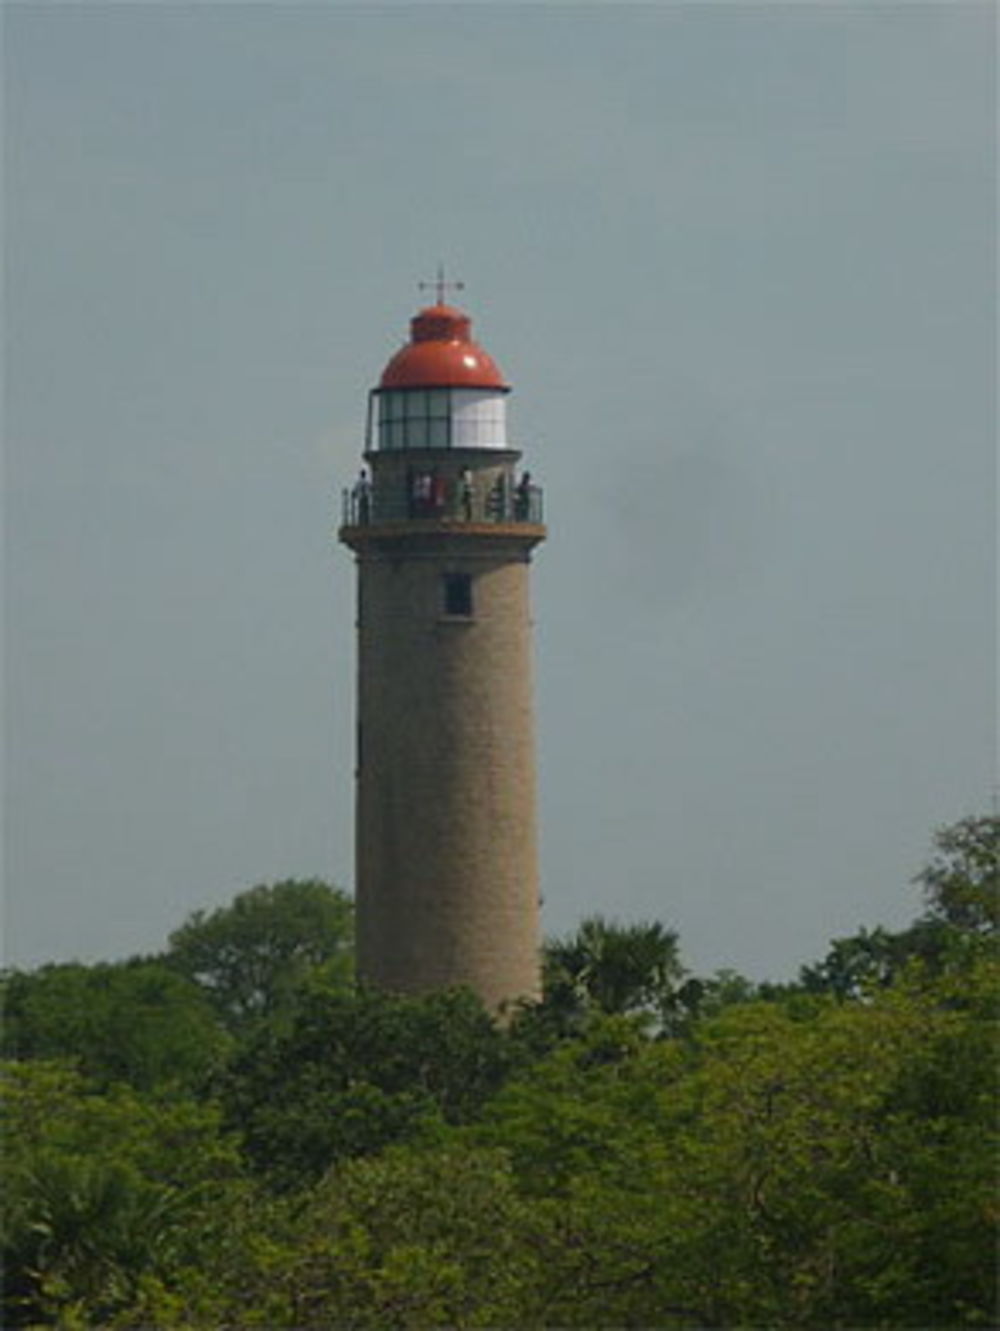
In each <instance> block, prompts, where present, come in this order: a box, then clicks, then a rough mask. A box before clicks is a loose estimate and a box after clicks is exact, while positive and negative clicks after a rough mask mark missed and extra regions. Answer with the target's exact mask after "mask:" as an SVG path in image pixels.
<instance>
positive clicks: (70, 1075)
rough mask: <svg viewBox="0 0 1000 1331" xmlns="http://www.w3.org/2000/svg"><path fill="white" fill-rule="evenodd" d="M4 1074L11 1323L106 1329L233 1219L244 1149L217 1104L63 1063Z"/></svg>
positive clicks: (3, 1176)
mask: <svg viewBox="0 0 1000 1331" xmlns="http://www.w3.org/2000/svg"><path fill="white" fill-rule="evenodd" d="M2 1081H3V1092H4V1094H3V1102H2V1108H3V1135H4V1146H5V1149H4V1152H3V1154H2V1156H0V1184H2V1188H3V1195H4V1212H3V1228H2V1249H3V1273H4V1274H3V1279H4V1317H3V1324H4V1326H9V1327H16V1326H37V1325H53V1324H57V1325H60V1326H71V1325H79V1326H103V1325H105V1324H106V1323H107V1322H108V1321H109V1320H110V1319H111V1317H112V1316H113V1315H114V1314H115V1313H116V1312H117V1311H119V1310H121V1309H124V1308H126V1307H128V1306H129V1305H130V1303H131V1302H132V1301H133V1300H134V1299H135V1297H136V1296H137V1293H138V1290H139V1288H140V1286H141V1285H142V1282H143V1281H144V1280H147V1279H149V1278H151V1277H157V1276H158V1277H160V1278H163V1279H169V1278H170V1276H171V1274H172V1273H173V1272H175V1271H176V1270H177V1269H179V1267H180V1266H182V1265H183V1264H184V1263H185V1262H192V1263H193V1262H195V1261H196V1260H197V1257H198V1253H199V1251H200V1249H201V1248H202V1247H203V1245H204V1243H205V1241H206V1237H207V1236H208V1235H209V1234H210V1233H211V1231H212V1229H213V1227H215V1226H223V1225H224V1223H225V1215H226V1211H227V1206H228V1199H229V1198H230V1197H231V1196H234V1195H239V1193H240V1190H241V1187H242V1185H241V1183H240V1166H239V1159H238V1155H237V1153H236V1149H235V1144H234V1142H233V1141H232V1140H231V1139H227V1138H226V1137H225V1136H224V1135H223V1134H222V1133H221V1131H220V1126H219V1115H218V1111H217V1110H215V1109H213V1108H211V1107H208V1106H203V1105H196V1104H194V1103H192V1102H190V1101H183V1100H178V1099H176V1098H173V1097H171V1098H170V1099H165V1100H164V1099H157V1098H153V1097H142V1096H140V1095H138V1094H137V1093H136V1092H135V1091H134V1090H133V1089H132V1088H130V1087H126V1086H123V1085H117V1086H113V1087H109V1088H106V1089H104V1090H101V1089H100V1088H99V1087H97V1086H95V1085H94V1084H93V1083H91V1082H89V1081H87V1079H86V1078H84V1077H82V1076H80V1075H79V1074H78V1073H76V1072H74V1071H72V1070H70V1069H68V1068H66V1067H64V1066H60V1065H58V1064H53V1063H44V1062H34V1063H13V1064H7V1065H4V1066H3V1068H2Z"/></svg>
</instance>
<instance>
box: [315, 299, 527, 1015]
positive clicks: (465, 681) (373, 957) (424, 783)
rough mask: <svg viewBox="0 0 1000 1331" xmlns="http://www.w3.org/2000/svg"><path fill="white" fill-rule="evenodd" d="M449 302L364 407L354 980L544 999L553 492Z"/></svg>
mask: <svg viewBox="0 0 1000 1331" xmlns="http://www.w3.org/2000/svg"><path fill="white" fill-rule="evenodd" d="M435 286H436V294H437V300H436V303H435V304H433V305H429V306H428V307H426V308H424V309H421V310H420V311H419V312H418V313H417V314H416V315H415V316H414V318H413V319H412V320H411V322H410V338H409V341H408V342H406V343H405V345H403V346H402V347H401V348H400V349H399V350H398V351H397V352H396V354H395V355H393V356H392V358H391V359H390V360H389V362H388V364H387V365H386V366H385V369H384V370H383V372H382V375H381V378H380V379H379V382H378V386H377V387H376V388H374V389H373V390H372V391H371V393H370V395H369V401H368V415H367V429H366V438H365V449H364V467H363V468H362V470H361V473H360V475H359V477H358V480H357V481H356V483H355V484H354V486H353V487H352V488H351V489H349V490H347V491H345V494H344V511H343V521H342V526H341V528H340V532H339V536H340V540H341V541H342V542H343V543H344V544H345V545H347V546H348V547H349V548H350V549H351V550H352V551H353V552H354V555H355V559H356V563H357V571H358V576H357V633H358V655H357V670H358V675H357V756H356V764H357V767H356V779H357V786H356V896H357V927H358V944H357V945H358V970H359V978H360V979H361V981H362V982H363V983H367V984H370V985H373V986H376V987H378V988H382V989H387V990H392V991H396V992H401V993H421V992H427V991H429V990H433V989H442V988H447V987H450V986H454V985H464V986H467V987H469V988H471V989H472V990H473V991H474V992H475V993H477V994H478V995H479V997H480V998H481V999H482V1000H483V1002H484V1003H485V1004H486V1005H487V1007H489V1008H490V1009H491V1010H493V1011H500V1010H502V1009H503V1008H504V1007H505V1006H509V1005H510V1004H512V1003H514V1002H516V1001H517V1000H518V999H521V998H532V997H537V995H538V992H539V881H538V845H537V831H536V815H535V753H534V720H533V701H532V660H531V658H532V650H531V648H532V642H531V638H532V633H531V611H530V600H529V567H530V563H531V557H532V552H533V550H534V549H535V547H536V546H537V545H538V544H539V542H540V541H542V540H544V539H545V534H546V532H545V527H544V525H543V515H542V493H541V490H540V488H539V487H538V486H537V485H536V484H535V483H534V481H533V480H532V478H531V475H530V473H528V472H527V471H525V470H523V468H522V455H521V451H520V450H519V449H518V448H516V447H514V446H513V445H512V443H511V442H510V440H509V439H508V434H507V403H508V398H509V393H510V389H509V386H508V385H507V383H506V382H505V379H504V376H503V374H502V373H501V371H500V369H499V367H498V365H497V364H496V362H495V361H494V360H493V359H492V357H490V356H489V355H488V354H487V353H486V352H485V351H484V350H483V348H482V347H480V346H479V345H478V344H477V343H476V342H475V341H473V339H472V331H471V322H470V319H469V316H468V315H467V314H465V313H464V312H463V311H462V310H460V309H457V308H455V307H454V306H452V305H450V304H447V303H445V300H444V295H445V283H444V281H443V278H442V277H441V276H440V275H439V278H438V282H437V283H436V284H435Z"/></svg>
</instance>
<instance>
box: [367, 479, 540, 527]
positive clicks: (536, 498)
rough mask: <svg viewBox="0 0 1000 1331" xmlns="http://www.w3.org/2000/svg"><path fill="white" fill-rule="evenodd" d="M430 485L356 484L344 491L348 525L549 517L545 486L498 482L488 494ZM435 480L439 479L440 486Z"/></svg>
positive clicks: (528, 520) (457, 487) (514, 519)
mask: <svg viewBox="0 0 1000 1331" xmlns="http://www.w3.org/2000/svg"><path fill="white" fill-rule="evenodd" d="M428 480H430V481H431V482H432V483H431V485H429V486H427V487H422V486H421V487H418V486H414V485H410V486H409V487H407V486H401V487H398V488H396V487H392V488H390V487H387V486H382V485H377V486H376V485H372V484H371V482H360V481H359V482H357V483H356V484H355V485H354V486H353V487H352V488H350V489H345V490H344V491H343V492H342V495H341V521H342V523H343V525H344V526H345V527H367V526H371V525H372V524H375V523H383V522H420V521H429V522H442V521H448V522H531V523H541V522H543V521H544V504H543V493H542V487H541V486H540V485H534V484H528V485H526V484H524V483H523V482H521V483H519V484H518V485H515V486H511V485H507V484H503V483H502V482H498V483H496V484H494V485H492V486H491V487H490V489H489V490H488V491H487V492H486V493H481V492H479V491H477V490H472V489H469V488H468V487H465V486H462V485H461V484H459V485H448V484H447V483H441V481H440V478H436V477H428ZM435 482H437V483H436V484H435Z"/></svg>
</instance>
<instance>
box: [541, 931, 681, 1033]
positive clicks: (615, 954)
mask: <svg viewBox="0 0 1000 1331" xmlns="http://www.w3.org/2000/svg"><path fill="white" fill-rule="evenodd" d="M544 963H545V1003H546V1005H548V1006H549V1007H550V1008H551V1009H552V1010H554V1011H556V1012H561V1013H565V1014H567V1015H568V1016H572V1015H579V1014H582V1013H585V1012H586V1011H587V1010H588V1009H595V1008H596V1009H597V1010H599V1011H601V1012H604V1013H611V1014H625V1013H646V1014H650V1015H653V1016H655V1017H656V1018H658V1019H659V1020H660V1021H663V1020H665V1018H666V1016H667V1014H668V1013H669V1012H670V1010H671V1008H672V1006H673V1005H674V1002H675V999H676V991H677V985H678V982H679V981H680V979H681V977H682V976H683V974H684V968H683V967H682V965H681V963H680V959H679V957H678V954H677V934H676V933H675V932H674V931H673V930H672V929H666V928H664V926H663V925H662V924H660V923H658V922H655V921H654V922H652V923H643V924H631V925H624V924H619V923H618V922H617V921H615V920H606V919H605V918H604V917H603V916H601V915H591V916H589V917H588V918H587V919H585V920H584V921H583V922H582V923H581V924H580V926H579V927H578V929H577V930H576V932H575V933H573V934H570V935H569V936H568V937H566V938H562V939H553V940H550V941H549V942H547V943H546V944H545V952H544Z"/></svg>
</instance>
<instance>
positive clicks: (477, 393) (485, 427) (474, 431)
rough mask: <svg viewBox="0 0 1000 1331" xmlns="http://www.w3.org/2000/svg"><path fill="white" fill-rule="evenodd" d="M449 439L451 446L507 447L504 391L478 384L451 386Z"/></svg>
mask: <svg viewBox="0 0 1000 1331" xmlns="http://www.w3.org/2000/svg"><path fill="white" fill-rule="evenodd" d="M451 443H452V447H453V448H506V447H507V403H506V401H505V394H503V393H496V392H491V391H489V390H486V389H481V388H453V389H452V391H451Z"/></svg>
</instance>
